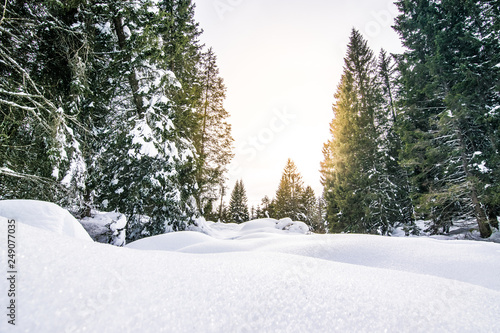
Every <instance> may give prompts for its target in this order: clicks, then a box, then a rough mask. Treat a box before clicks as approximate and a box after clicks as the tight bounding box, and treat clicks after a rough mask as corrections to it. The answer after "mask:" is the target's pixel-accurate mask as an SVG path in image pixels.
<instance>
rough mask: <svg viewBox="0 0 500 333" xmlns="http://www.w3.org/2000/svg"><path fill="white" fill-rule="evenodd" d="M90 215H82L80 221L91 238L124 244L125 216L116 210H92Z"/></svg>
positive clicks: (118, 244) (119, 244)
mask: <svg viewBox="0 0 500 333" xmlns="http://www.w3.org/2000/svg"><path fill="white" fill-rule="evenodd" d="M91 215H92V216H91V217H84V218H83V219H81V220H80V223H81V224H82V226H83V227H84V228H85V230H86V231H87V232H88V233H89V235H90V237H92V239H93V240H95V241H97V242H100V243H108V244H112V245H116V246H123V245H124V244H125V230H124V229H125V227H126V225H127V217H126V216H125V215H123V214H120V213H117V212H109V213H108V212H98V211H94V210H93V211H92V213H91Z"/></svg>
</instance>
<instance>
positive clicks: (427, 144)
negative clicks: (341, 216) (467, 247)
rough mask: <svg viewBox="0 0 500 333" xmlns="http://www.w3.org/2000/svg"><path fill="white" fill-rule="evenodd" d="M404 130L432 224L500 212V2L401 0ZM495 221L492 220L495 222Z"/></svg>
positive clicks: (420, 199)
mask: <svg viewBox="0 0 500 333" xmlns="http://www.w3.org/2000/svg"><path fill="white" fill-rule="evenodd" d="M397 6H398V8H399V10H400V12H401V15H400V16H399V17H398V18H397V22H396V26H395V29H396V31H397V32H398V33H399V34H400V36H401V37H402V40H403V43H404V45H405V46H406V48H407V51H406V52H405V53H404V54H403V55H402V56H400V59H399V60H400V61H399V67H400V71H401V75H402V79H401V82H402V89H401V94H400V101H401V104H402V106H403V110H404V113H403V114H402V117H401V118H402V119H401V120H402V121H401V133H402V138H403V139H404V143H405V145H404V146H405V151H404V153H405V158H406V163H407V164H408V165H409V166H411V179H412V182H413V186H414V188H415V197H416V200H417V208H418V211H419V212H420V213H421V214H422V215H423V216H424V217H429V218H430V219H431V220H432V222H431V225H430V226H429V229H430V230H431V231H433V232H442V231H446V230H447V229H448V228H449V226H450V225H451V224H452V223H453V221H455V220H457V219H464V218H471V217H473V218H475V219H476V220H477V223H478V227H479V231H480V233H481V236H482V237H488V236H489V235H490V234H491V226H490V225H492V226H496V225H497V221H496V215H497V214H498V207H499V201H498V174H499V171H498V170H499V163H498V162H499V161H498V124H499V113H498V108H499V105H500V103H499V98H500V97H499V96H500V95H499V93H498V86H499V80H500V68H499V66H498V63H500V58H499V57H500V56H499V54H500V52H499V48H500V45H499V43H498V40H499V39H498V37H499V34H498V32H499V26H498V15H499V13H498V4H495V2H493V1H491V2H490V1H485V2H464V1H459V0H446V1H440V2H434V1H421V0H412V1H398V2H397ZM488 220H489V221H488Z"/></svg>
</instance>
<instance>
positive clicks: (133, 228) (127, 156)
mask: <svg viewBox="0 0 500 333" xmlns="http://www.w3.org/2000/svg"><path fill="white" fill-rule="evenodd" d="M5 14H6V15H5V19H4V20H2V23H1V24H0V41H1V44H0V64H1V66H0V74H1V77H0V108H1V109H0V158H1V159H0V160H1V164H0V198H2V199H4V198H31V199H42V200H47V201H55V202H58V203H60V204H63V205H65V206H71V208H72V211H79V212H80V213H81V214H82V215H89V214H90V211H91V208H100V209H107V210H119V211H121V212H122V213H124V214H126V215H127V217H128V218H129V220H128V226H127V227H128V231H129V232H128V235H127V238H128V240H134V239H137V238H140V237H143V236H146V235H154V234H158V233H163V232H165V231H170V230H183V229H184V228H185V227H186V225H187V224H188V223H190V221H192V219H193V218H194V217H195V216H196V215H197V213H198V211H197V207H196V202H195V200H194V195H195V194H196V193H199V192H198V191H197V189H199V188H200V187H198V184H197V181H200V179H199V178H198V175H199V170H200V168H199V167H200V166H202V165H204V164H203V163H204V161H207V160H209V159H210V158H212V159H213V158H217V159H218V160H219V163H220V164H219V167H218V168H216V169H217V170H216V171H217V172H215V176H214V175H212V174H210V177H211V178H210V181H213V179H216V181H213V182H212V183H210V185H211V186H212V187H215V186H216V185H217V186H218V185H219V183H223V182H222V181H221V180H223V179H224V176H223V174H224V172H225V169H224V166H225V165H226V164H227V161H228V160H229V159H230V157H231V153H230V147H229V146H228V145H226V146H224V147H223V149H222V150H223V151H226V152H228V153H227V154H229V155H227V154H226V155H227V156H226V155H225V156H224V158H223V159H222V158H220V157H221V155H220V154H219V155H217V156H216V157H213V156H212V152H213V150H214V149H215V148H213V147H210V149H206V151H205V152H204V153H203V154H200V155H198V154H197V149H195V148H196V147H195V145H194V143H195V142H197V141H196V140H197V138H198V137H199V136H200V133H201V131H202V120H203V119H202V117H200V116H199V112H197V111H196V110H197V109H199V108H200V107H201V105H202V103H201V101H202V98H203V96H202V89H201V87H202V85H201V84H200V82H201V81H202V79H203V78H204V76H203V74H204V73H202V68H203V66H207V65H206V62H205V63H201V60H202V58H201V46H200V45H199V42H198V37H199V35H200V33H201V32H200V29H199V28H198V24H197V23H196V22H195V21H194V5H193V4H192V2H191V1H190V0H169V1H160V2H159V3H155V2H151V1H146V0H140V1H116V0H107V1H101V2H99V3H95V2H88V1H80V0H74V1H66V2H61V1H55V0H54V1H52V0H47V1H9V2H8V3H7V8H6V11H5ZM211 59H213V61H212V62H211V63H210V66H212V65H213V62H214V61H215V56H214V55H213V53H211ZM213 77H214V78H215V81H214V82H215V83H217V84H218V86H217V89H219V91H218V92H216V93H214V94H216V95H217V98H213V99H211V103H212V104H213V105H216V106H215V107H214V109H215V108H218V110H219V116H217V117H216V116H213V117H212V118H213V119H211V122H212V123H211V126H212V127H213V126H214V125H213V123H216V122H218V121H220V120H221V119H223V118H225V117H227V112H226V111H225V110H223V109H222V108H221V103H222V102H221V99H222V98H223V96H224V87H223V84H222V79H221V78H220V77H218V76H217V73H216V72H214V76H213ZM210 89H212V88H210ZM210 89H208V88H207V89H206V91H208V90H210ZM205 98H206V96H205ZM214 101H215V102H214ZM212 104H211V105H212ZM224 126H225V127H224ZM224 126H222V127H224V130H223V131H222V132H221V131H213V130H212V128H211V130H212V131H206V132H204V133H203V134H202V135H204V137H205V142H212V141H210V140H215V141H217V140H218V141H217V142H230V141H231V140H232V139H231V137H230V134H229V127H228V126H227V124H225V125H224ZM219 127H220V126H219ZM222 127H221V128H222ZM224 140H225V141H224ZM206 146H208V144H207V145H206ZM209 155H210V156H209ZM202 156H203V157H202ZM210 167H212V166H210ZM208 169H210V168H208V167H205V169H204V170H208ZM210 170H212V169H210ZM215 183H217V184H216V185H214V184H215ZM200 208H201V207H200Z"/></svg>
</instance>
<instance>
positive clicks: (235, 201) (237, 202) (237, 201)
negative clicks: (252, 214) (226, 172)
mask: <svg viewBox="0 0 500 333" xmlns="http://www.w3.org/2000/svg"><path fill="white" fill-rule="evenodd" d="M247 202H248V199H247V194H246V190H245V185H243V180H239V181H236V184H235V185H234V188H233V192H231V200H230V202H229V213H230V214H231V222H236V223H242V222H246V221H248V220H249V213H248V203H247Z"/></svg>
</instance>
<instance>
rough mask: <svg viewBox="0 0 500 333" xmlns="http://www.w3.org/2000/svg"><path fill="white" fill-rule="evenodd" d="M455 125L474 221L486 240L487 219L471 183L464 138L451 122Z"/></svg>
mask: <svg viewBox="0 0 500 333" xmlns="http://www.w3.org/2000/svg"><path fill="white" fill-rule="evenodd" d="M453 124H454V125H455V131H456V133H457V136H458V140H459V142H460V148H461V149H460V155H461V158H462V167H463V169H464V172H465V176H466V179H467V182H468V186H469V188H470V198H471V200H472V205H473V207H474V213H475V215H476V220H477V225H478V227H479V232H480V233H481V237H482V238H488V237H490V236H491V227H490V225H489V223H488V219H487V217H486V214H485V212H484V210H483V208H482V207H481V203H480V202H479V198H478V196H477V191H476V185H475V184H474V182H473V180H472V179H473V178H472V175H471V173H470V170H469V163H468V161H467V155H466V153H465V152H466V145H465V141H464V137H463V135H462V131H461V130H460V128H459V126H458V124H457V123H456V122H453Z"/></svg>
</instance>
